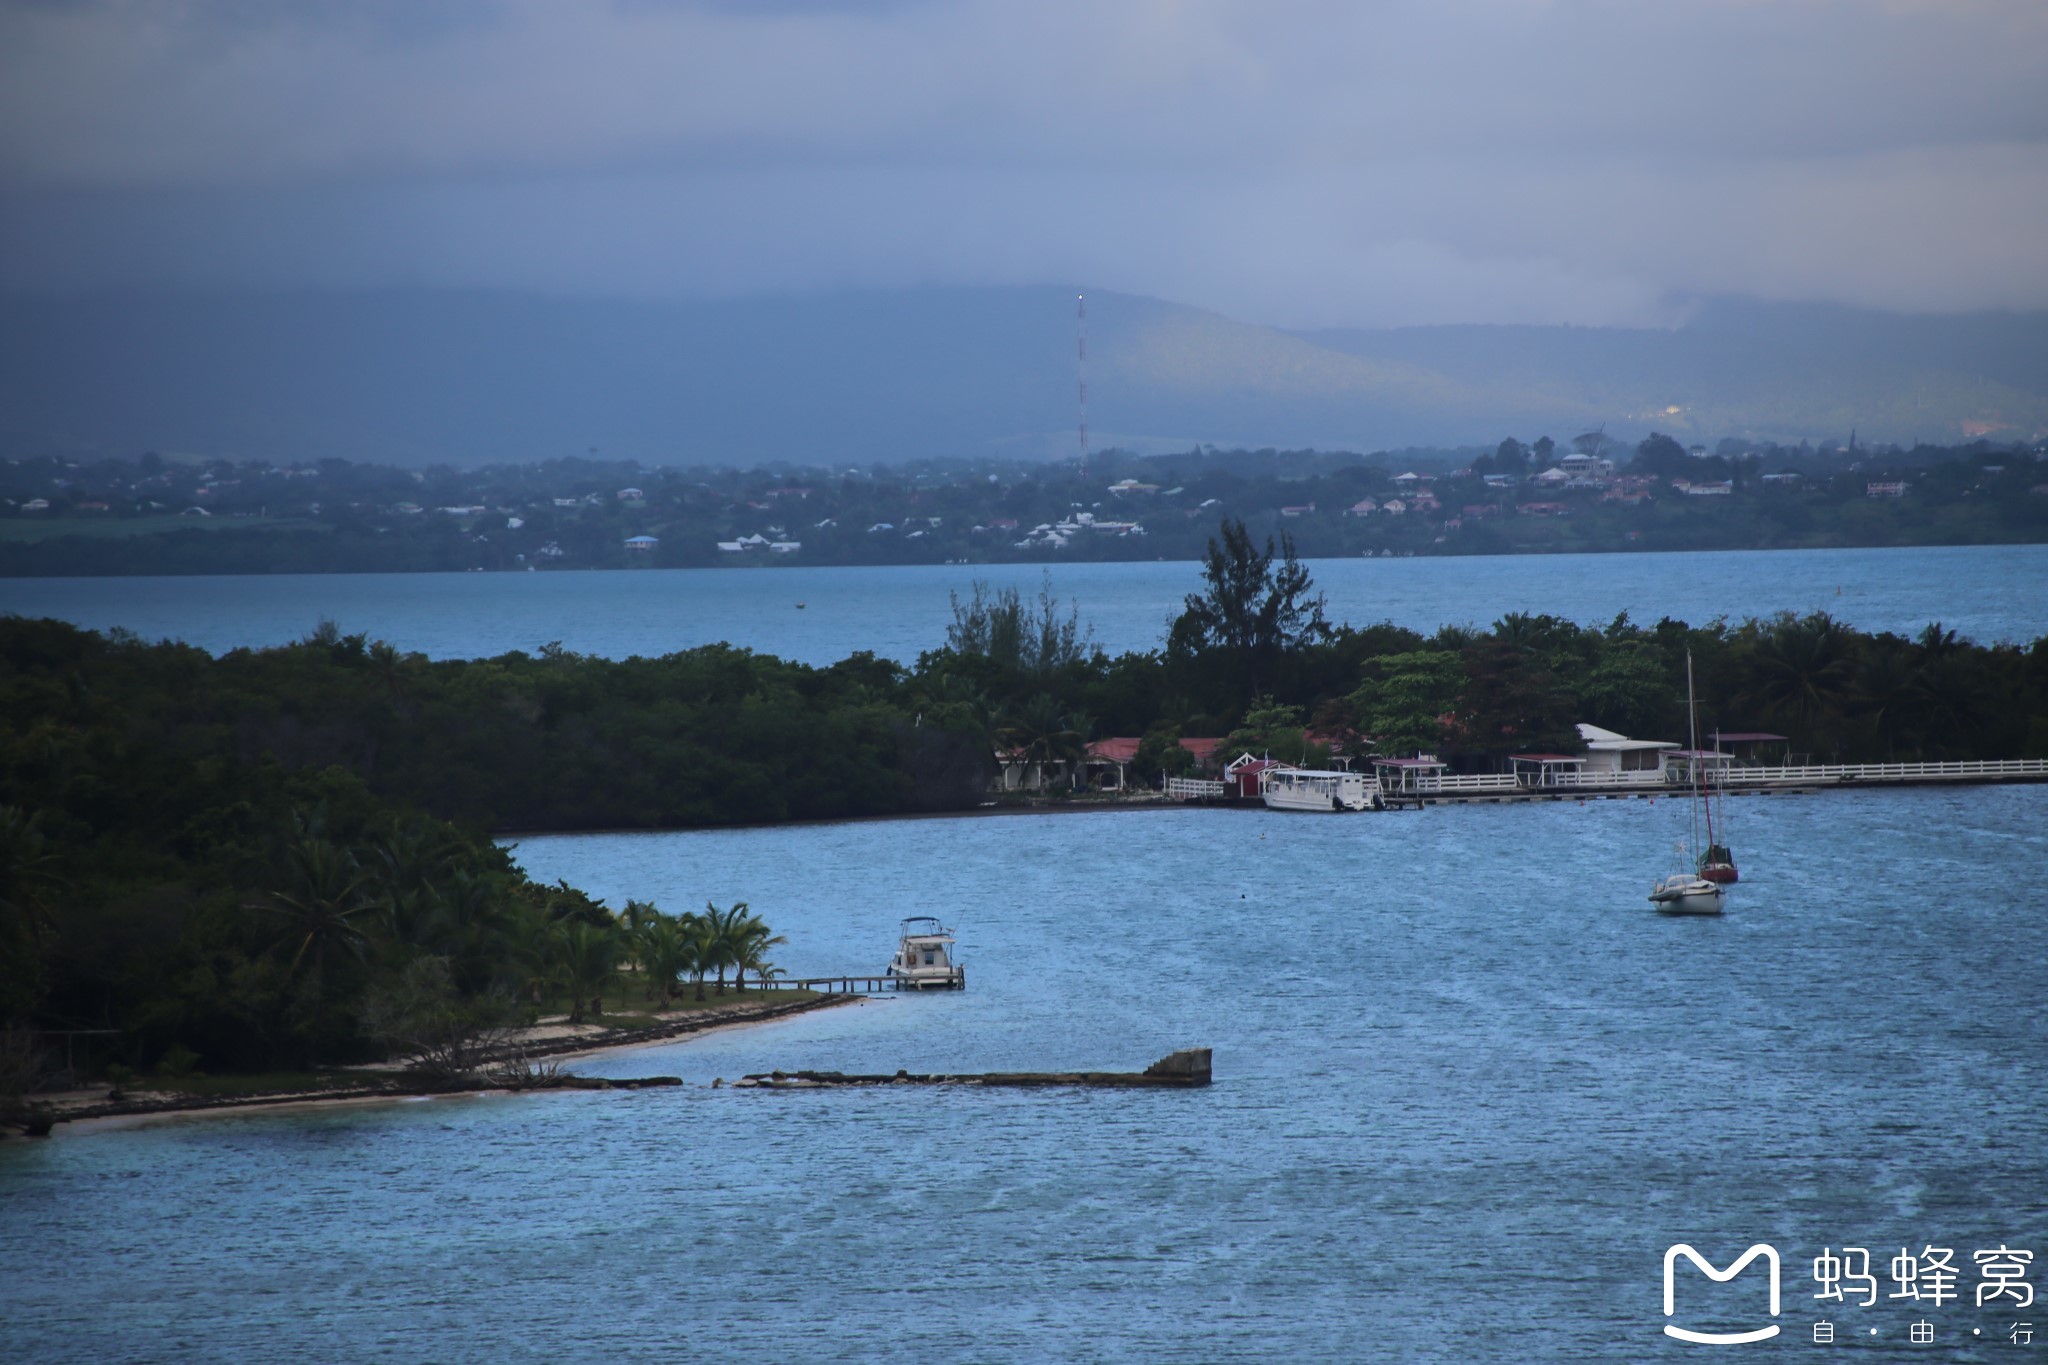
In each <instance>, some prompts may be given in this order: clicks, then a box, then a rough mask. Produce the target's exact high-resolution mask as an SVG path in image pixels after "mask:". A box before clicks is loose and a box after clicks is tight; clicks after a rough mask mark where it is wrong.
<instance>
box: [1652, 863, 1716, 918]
mask: <svg viewBox="0 0 2048 1365" xmlns="http://www.w3.org/2000/svg"><path fill="white" fill-rule="evenodd" d="M1725 894H1726V893H1725V892H1723V891H1722V890H1721V888H1720V886H1719V885H1717V884H1716V883H1714V882H1710V881H1708V880H1707V879H1706V878H1704V877H1695V876H1692V875H1690V874H1689V873H1684V872H1674V873H1672V874H1671V875H1670V876H1668V877H1666V878H1665V879H1664V880H1663V881H1661V882H1658V883H1657V885H1656V886H1655V887H1653V888H1652V889H1651V891H1650V904H1652V905H1654V906H1655V907H1656V908H1657V913H1659V914H1662V915H1718V914H1720V913H1721V901H1722V897H1723V896H1724V895H1725Z"/></svg>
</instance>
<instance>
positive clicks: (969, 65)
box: [0, 0, 2048, 323]
mask: <svg viewBox="0 0 2048 1365" xmlns="http://www.w3.org/2000/svg"><path fill="white" fill-rule="evenodd" d="M2043 69H2048V7H2043V6H2042V5H2040V4H2038V3H2036V0H2012V2H2010V3H1995V4H1994V3H1973V2H1972V0H1944V2H1943V3H1939V4H1935V3H1907V2H1905V0H1895V2H1890V3H1887V2H1886V0H1778V2H1776V3H1767V2H1765V0H1752V2H1743V0H1672V2H1671V3H1660V4H1641V3H1635V2H1633V0H1631V2H1629V3H1619V2H1617V3H1598V2H1593V3H1564V2H1560V3H1539V2H1538V0H1469V2H1468V3H1456V4H1447V3H1438V4H1421V3H1417V4H1370V3H1356V2H1355V0H1353V2H1352V3H1306V4H1296V5H1278V6H1276V5H1272V4H1257V3H1212V4H1170V3H1135V2H1134V3H1125V4H1107V5H1105V4H1101V3H1087V4H1083V3H1063V2H1060V0H1053V2H1051V3H1040V4H1034V5H1031V6H1018V5H1015V4H1014V3H1009V0H1002V2H1001V3H991V2H988V0H980V2H977V0H966V2H964V3H943V4H942V3H921V2H919V0H904V2H903V3H890V4H871V5H864V6H853V5H836V4H831V5H828V4H800V3H780V4H771V5H759V4H745V5H742V4H737V3H728V4H706V3H694V4H692V3H659V2H658V0H636V2H635V3H620V4H612V5H599V4H578V5H563V4H554V3H543V2H542V0H530V2H528V0H504V2H503V3H486V2H485V0H458V2H457V3H449V4H444V5H436V6H426V5H419V4H396V3H380V4H330V5H317V6H298V7H280V6H273V5H259V4H228V3H222V4H204V3H184V4H167V3H154V4H126V3H92V4H49V3H46V4H27V5H15V6H12V7H10V8H7V9H5V10H4V11H0V196H4V201H0V210H4V222H0V233H4V237H0V247H4V248H5V257H6V260H7V262H8V265H7V266H6V271H7V275H6V279H7V280H8V282H10V283H14V284H22V283H33V282H57V283H74V282H96V281H109V280H119V281H123V282H136V281H180V282H188V281H195V280H199V281H261V282H298V281H311V282H320V283H352V282H366V281H367V282H393V281H397V282H452V283H466V284H492V285H508V286H518V287H535V288H544V289H550V290H595V291H604V292H610V293H641V292H650V293H652V292H659V293H676V292H684V293H702V292H731V291H744V290H756V289H794V288H806V287H812V286H819V285H845V284H855V285H859V284H897V283H910V282H918V281H940V282H955V281H957V282H974V283H990V282H1002V281H1026V280H1055V279H1058V280H1087V281H1091V282H1095V283H1099V284H1101V285H1104V286H1108V287H1114V288H1119V289H1126V290H1132V291H1139V292H1151V293H1157V294H1160V295H1164V296H1167V297H1171V298H1176V299H1181V300H1184V301H1188V302H1195V303H1202V304H1208V305H1211V306H1215V307H1220V308H1223V309H1225V310H1227V311H1231V312H1234V313H1236V314H1239V315H1241V316H1245V317H1249V318H1254V319H1258V320H1265V321H1278V322H1289V323H1373V322H1399V321H1456V320H1481V321H1485V320H1500V321H1581V322H1602V321H1643V320H1651V319H1655V318H1658V317H1661V316H1665V315H1666V313H1667V311H1668V309H1669V308H1670V306H1671V302H1670V301H1671V300H1672V299H1674V298H1677V297H1682V296H1684V295H1687V294H1696V293H1744V294H1757V295H1762V296H1766V297H1781V298H1784V297H1789V298H1828V299H1837V300H1843V301H1848V302H1855V303H1863V304H1868V305H1873V306H1879V307H1904V308H1914V309H1946V308H1968V307H1982V306H1999V305H2010V306H2028V307H2040V306H2048V245H2044V242H2048V234H2044V233H2042V232H2041V231H2040V230H2039V228H2038V224H2039V223H2041V222H2043V221H2048V99H2044V98H2043V97H2042V96H2041V94H2040V93H2039V90H2040V81H2039V76H2040V72H2041V71H2042V70H2043Z"/></svg>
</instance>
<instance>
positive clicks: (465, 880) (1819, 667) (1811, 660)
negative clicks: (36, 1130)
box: [0, 524, 2048, 1070]
mask: <svg viewBox="0 0 2048 1365" xmlns="http://www.w3.org/2000/svg"><path fill="white" fill-rule="evenodd" d="M1192 586H1193V587H1194V588H1195V589H1196V590H1195V591H1193V592H1191V593H1190V594H1189V595H1188V598H1187V601H1186V603H1185V606H1184V609H1183V611H1182V612H1181V613H1180V615H1179V617H1178V619H1177V620H1176V621H1174V622H1173V623H1172V625H1171V627H1170V629H1169V631H1168V633H1167V637H1166V640H1165V642H1164V644H1163V645H1162V647H1161V648H1160V649H1158V650H1156V651H1148V652H1135V653H1127V654H1122V655H1117V656H1111V655H1108V654H1106V653H1105V652H1103V651H1102V650H1100V649H1098V648H1096V647H1094V646H1093V644H1092V642H1091V641H1090V640H1089V639H1088V637H1087V634H1086V632H1085V630H1084V629H1083V628H1082V626H1081V622H1080V618H1079V613H1078V610H1077V609H1076V608H1074V607H1072V606H1071V605H1070V606H1067V607H1064V608H1063V607H1062V606H1061V605H1060V604H1059V603H1056V602H1055V601H1054V600H1053V599H1052V597H1051V595H1050V593H1049V591H1048V592H1042V593H1041V594H1039V596H1038V597H1037V599H1036V600H1035V601H1031V600H1026V599H1024V598H1022V597H1021V596H1020V595H1019V594H1017V593H1015V592H1012V591H1002V592H989V591H987V590H986V589H981V588H977V589H976V591H975V592H974V593H973V594H972V596H971V597H970V598H969V599H968V600H966V601H961V602H956V603H955V620H954V624H953V627H952V629H951V630H949V632H948V635H947V639H946V642H945V643H944V645H943V646H941V647H939V648H937V649H934V650H932V651H930V652H928V653H926V654H924V655H923V656H921V657H920V658H919V660H918V661H917V663H916V664H915V665H914V666H912V667H904V666H901V665H898V664H895V663H892V662H889V661H887V660H881V659H877V658H874V657H872V656H868V655H855V656H853V657H851V658H849V659H846V660H844V661H842V662H841V663H838V664H835V665H833V666H831V667H829V668H811V667H807V666H803V665H797V664H791V663H786V662H783V661H781V660H777V659H774V658H770V657H766V656H762V655H757V654H753V653H750V652H748V651H746V650H741V649H734V648H730V647H726V646H711V647H706V648H701V649H695V650H690V651H686V652H683V653H678V654H672V655H668V656H665V657H662V658H658V659H640V658H635V659H627V660H622V661H614V660H605V659H598V658H589V657H581V656H577V655H573V654H569V653H567V652H564V651H562V650H560V649H556V648H548V649H543V650H541V651H540V652H539V653H538V654H534V655H527V654H523V653H514V654H508V655H504V656H501V657H499V658H495V659H482V660H472V661H444V662H435V661H429V660H427V659H425V658H423V657H421V656H417V655H407V654H404V653H401V652H399V651H397V650H394V649H392V648H390V647H389V646H386V645H383V644H378V643H373V642H371V641H368V640H366V639H365V638H363V637H361V636H353V635H344V634H342V633H340V632H339V631H338V630H335V629H334V628H332V627H323V628H321V629H320V630H318V631H316V632H315V633H314V634H313V635H311V636H310V637H308V638H307V639H305V640H303V641H300V642H298V643H296V644H293V645H289V646H284V647H281V648H276V649H265V650H236V651H232V652H230V653H228V654H225V655H223V656H220V657H218V658H216V657H213V656H210V655H208V654H207V653H205V652H204V651H202V650H199V649H195V648H191V647H188V646H182V645H177V644H148V643H144V642H142V641H140V640H137V639H135V638H133V637H129V636H124V635H121V634H119V633H116V634H113V635H100V634H95V633H93V632H89V631H84V630H80V629H77V628H74V627H71V626H68V625H63V624H60V623H57V622H52V621H29V620H20V619H0V1025H4V1024H6V1023H9V1022H10V1021H11V1022H14V1023H17V1024H20V1023H28V1024H33V1025H34V1026H36V1027H38V1028H42V1029H54V1028H98V1027H112V1028H118V1029H121V1030H122V1031H123V1033H122V1039H123V1041H122V1043H121V1044H120V1046H121V1048H122V1049H123V1050H124V1053H125V1055H126V1056H128V1057H129V1058H130V1060H131V1061H132V1062H133V1063H135V1064H155V1063H158V1062H160V1061H162V1060H164V1059H165V1058H166V1057H169V1058H172V1059H174V1060H175V1059H177V1058H180V1057H185V1058H196V1059H199V1060H200V1061H202V1062H203V1064H206V1065H209V1066H216V1067H223V1068H237V1067H239V1068H257V1067H274V1066H280V1065H305V1064H308V1063H313V1062H329V1061H336V1060H346V1059H353V1058H358V1057H366V1056H373V1055H376V1054H377V1053H379V1052H380V1051H390V1050H393V1049H398V1050H401V1051H413V1052H418V1051H422V1050H426V1049H427V1048H428V1045H429V1042H430V1041H431V1039H432V1038H433V1037H434V1036H438V1035H439V1034H440V1033H445V1032H447V1027H448V1025H449V1024H450V1021H451V1020H453V1021H455V1022H457V1023H461V1024H463V1025H464V1027H465V1028H467V1029H469V1031H470V1032H474V1028H473V1027H471V1026H475V1027H481V1026H483V1025H484V1024H487V1023H489V1022H490V1021H491V1020H492V1019H499V1020H502V1018H503V1017H505V1014H506V1011H508V1010H512V1011H515V1012H516V1011H517V1010H518V1009H523V1008H530V1007H531V1006H532V1004H533V1002H534V1001H535V999H536V998H537V997H539V996H543V995H544V996H546V998H548V999H549V1000H553V1001H557V1002H559V1003H560V1004H561V1005H562V1007H564V1008H565V1009H567V1010H569V1011H570V1012H572V1013H574V1014H577V1015H583V1014H585V1013H586V1012H591V1011H596V1010H600V1009H602V1008H603V1004H602V1002H603V1001H604V999H605V998H606V996H607V993H615V991H616V988H617V983H618V970H619V967H620V965H621V964H622V963H625V962H627V961H634V962H638V963H640V964H641V965H642V966H643V967H645V968H646V974H645V976H644V977H643V979H645V980H649V981H653V982H657V983H660V984H658V985H657V986H656V991H657V995H658V997H665V996H666V995H667V993H668V992H669V990H670V989H671V988H672V986H673V983H675V982H676V981H678V980H681V979H682V978H684V977H688V976H692V975H693V974H694V975H695V976H696V977H697V978H698V979H699V980H700V981H701V979H702V976H703V974H704V973H705V972H713V973H715V974H716V977H717V979H718V981H719V983H720V986H721V988H722V986H723V980H724V974H725V971H726V970H727V969H736V970H738V971H741V972H749V971H751V972H754V973H757V974H758V973H760V972H762V971H763V970H764V969H765V968H766V967H767V965H768V964H767V963H766V960H765V958H764V957H763V956H762V954H763V953H765V952H766V950H767V949H768V947H769V946H771V945H772V943H773V942H774V939H773V936H772V934H770V933H769V932H768V931H767V928H766V926H764V925H759V924H758V922H757V921H756V922H753V927H751V928H749V927H748V922H749V920H750V918H751V917H749V916H746V915H744V913H742V912H743V909H744V908H743V907H740V908H739V909H738V910H735V911H725V912H719V911H716V910H715V909H714V910H713V911H712V912H710V913H709V914H707V915H705V916H673V917H671V916H664V915H661V914H659V913H658V912H655V911H653V910H652V909H651V908H649V907H644V906H628V907H627V910H626V913H625V915H624V916H623V917H619V916H614V915H612V914H611V913H610V912H608V911H606V910H605V909H604V908H603V907H601V906H597V905H595V904H593V903H591V902H590V901H589V900H588V899H587V898H585V897H584V896H582V895H581V894H580V893H578V892H576V891H574V890H573V889H571V888H569V887H566V886H560V885H557V886H553V887H548V886H540V885H536V884H534V883H532V882H531V881H529V880H528V879H527V878H526V877H525V876H524V875H523V874H522V873H521V872H520V871H519V869H518V868H517V867H516V866H515V865H514V864H513V863H512V862H511V861H510V859H509V857H508V856H507V855H506V854H505V853H504V852H503V851H502V850H501V849H500V848H498V847H497V846H496V845H494V844H493V843H492V842H491V841H490V840H489V838H488V837H486V832H487V831H506V830H521V829H524V830H573V829H592V828H617V827H638V828H653V827H688V826H704V825H717V824H727V823H734V822H742V821H749V822H768V821H782V820H795V819H818V818H838V817H851V816H862V815H879V814H890V813H899V812H913V811H930V810H944V809H961V808H967V807H971V806H973V805H975V804H978V803H979V802H981V801H983V800H985V799H987V798H986V795H985V793H986V791H987V787H988V780H989V777H990V776H991V773H992V763H991V752H992V750H993V749H995V748H998V747H1001V748H1007V749H1014V750H1019V751H1022V752H1023V753H1025V754H1026V755H1027V756H1030V757H1033V758H1038V759H1042V760H1047V761H1057V760H1061V759H1069V760H1071V759H1075V758H1078V757H1079V756H1081V754H1082V753H1083V752H1084V751H1085V748H1086V746H1087V744H1088V743H1089V742H1090V741H1091V740H1093V739H1098V738H1105V737H1109V736H1115V735H1124V736H1141V737H1143V742H1142V745H1141V748H1140V751H1139V757H1138V760H1137V769H1138V773H1139V774H1140V775H1142V776H1143V777H1146V778H1150V777H1152V776H1154V775H1155V774H1156V773H1158V772H1160V771H1162V770H1177V769H1182V768H1185V767H1186V766H1188V764H1189V763H1191V761H1192V760H1191V759H1190V758H1189V756H1188V755H1187V753H1186V751H1185V750H1183V749H1181V748H1180V747H1179V746H1178V745H1177V744H1176V743H1175V741H1176V740H1177V739H1179V738H1181V737H1184V736H1185V737H1192V736H1228V737H1229V738H1230V741H1231V743H1232V745H1233V746H1239V745H1241V746H1243V747H1246V748H1251V749H1255V750H1265V751H1270V752H1272V753H1273V754H1274V755H1275V756H1276V757H1286V758H1306V759H1308V760H1309V761H1311V762H1314V761H1318V760H1319V759H1320V757H1321V756H1322V755H1323V754H1324V753H1325V752H1326V749H1327V746H1330V745H1342V746H1344V747H1346V748H1348V749H1351V750H1353V751H1354V752H1355V751H1358V750H1360V749H1363V748H1377V749H1378V750H1379V751H1381V752H1406V751H1409V750H1412V749H1417V748H1421V749H1429V750H1433V751H1435V752H1437V753H1439V754H1441V755H1442V756H1443V757H1444V758H1446V759H1447V760H1450V761H1451V762H1452V763H1453V764H1454V766H1456V767H1459V768H1461V769H1464V770H1468V771H1470V770H1497V769H1498V768H1500V767H1501V766H1502V765H1503V764H1504V761H1505V757H1506V755H1508V754H1509V753H1512V752H1517V751H1523V750H1564V751H1567V752H1569V751H1572V750H1575V749H1576V748H1578V747H1579V746H1578V740H1577V736H1576V734H1575V732H1574V730H1573V728H1572V727H1573V723H1574V722H1578V721H1588V722H1592V723H1594V724H1597V725H1602V726H1605V727H1607V728H1610V729H1613V730H1617V731H1620V732H1622V733H1624V734H1629V735H1633V736H1637V737H1643V738H1657V739H1681V738H1683V737H1684V735H1685V733H1686V728H1685V721H1686V717H1685V710H1684V705H1685V677H1686V662H1687V657H1688V654H1689V655H1690V657H1691V659H1692V661H1693V666H1694V670H1695V673H1696V675H1697V679H1698V694H1699V698H1700V713H1701V722H1702V726H1703V728H1712V727H1719V728H1724V729H1731V730H1750V729H1769V730H1775V731H1777V732H1779V733H1782V734H1785V735H1787V736H1789V737H1790V738H1791V744H1790V748H1791V749H1793V750H1794V751H1796V752H1800V753H1805V754H1810V755H1813V756H1814V757H1815V758H1816V759H1819V760H1823V761H1858V760H1910V759H1957V758H2006V757H2018V756H2029V757H2044V756H2048V640H2043V641H2037V642H2035V643H2034V644H2033V645H2031V646H2028V647H2020V646H2014V645H1995V646H1985V645H1980V644H1977V643H1974V642H1971V641H1967V640H1962V639H1959V638H1957V636H1956V635H1955V633H1954V632H1952V631H1946V630H1943V629H1942V628H1941V627H1940V625H1939V624H1930V625H1929V626H1927V627H1926V628H1925V629H1924V630H1922V631H1920V632H1919V633H1917V634H1915V635H1912V636H1902V635H1895V634H1889V633H1878V634H1872V633H1867V632H1861V631H1857V630H1853V629H1851V628H1849V627H1847V626H1844V625H1843V624H1841V623H1840V622H1837V621H1834V620H1832V619H1830V618H1829V617H1827V616H1825V615H1819V614H1815V615H1809V616H1803V617H1797V616H1789V615H1788V616H1779V617H1773V618H1769V619H1764V620H1749V621H1743V622H1739V623H1730V622H1725V621H1715V622H1710V623H1707V624H1704V625H1688V624H1686V623H1683V622H1678V621H1673V620H1668V619H1667V620H1661V621H1658V622H1656V623H1655V624H1653V625H1640V624H1637V623H1635V622H1633V621H1631V620H1629V619H1628V618H1627V617H1626V616H1625V615H1624V616H1622V617H1618V618H1616V619H1615V620H1613V621H1611V622H1608V623H1607V624H1605V625H1583V624H1578V623H1574V622H1571V621H1568V620H1565V619H1562V618H1560V617H1557V616H1552V615H1523V614H1513V615H1509V616H1505V617H1503V618H1501V619H1500V620H1499V621H1496V622H1495V623H1494V624H1493V625H1492V626H1490V627H1488V628H1485V629H1480V628H1475V627H1469V626H1447V627H1444V628H1442V629H1440V630H1438V631H1436V632H1434V633H1433V634H1429V635H1424V634H1422V633H1420V632H1417V631H1413V630H1408V629H1405V628H1402V627H1399V626H1394V625H1391V624H1386V623H1382V624H1378V625H1366V626H1354V625H1350V624H1343V623H1332V622H1331V621H1329V620H1328V618H1327V611H1326V608H1325V606H1324V604H1323V602H1322V600H1321V598H1320V596H1318V595H1317V594H1316V593H1315V590H1314V585H1313V584H1312V583H1311V582H1310V580H1309V575H1308V573H1307V571H1306V570H1305V568H1304V567H1303V565H1302V564H1301V562H1300V561H1299V559H1298V558H1297V557H1296V555H1295V554H1294V550H1293V546H1292V545H1291V543H1289V542H1287V541H1286V540H1285V539H1284V538H1283V539H1282V540H1281V542H1280V543H1279V544H1278V545H1275V544H1274V543H1273V542H1271V541H1267V542H1264V543H1258V542H1255V540H1254V538H1253V537H1252V536H1251V535H1250V534H1249V533H1248V532H1247V531H1246V530H1245V528H1244V527H1243V526H1242V525H1241V524H1229V525H1226V527H1225V529H1224V534H1223V536H1222V537H1221V538H1220V539H1219V540H1217V541H1213V542H1211V544H1210V547H1209V552H1208V555H1207V557H1206V559H1205V560H1204V562H1203V565H1202V576H1201V579H1200V580H1199V582H1197V583H1195V584H1193V585H1192ZM707 934H709V935H710V941H711V942H713V943H714V944H717V945H723V946H714V947H712V948H707V947H705V944H706V942H707V938H706V935H707ZM749 945H751V948H750V947H749ZM456 1031H457V1032H462V1031H463V1030H461V1029H458V1030H456ZM4 1060H5V1059H4V1058H0V1070H4V1069H5V1066H4Z"/></svg>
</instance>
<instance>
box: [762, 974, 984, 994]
mask: <svg viewBox="0 0 2048 1365" xmlns="http://www.w3.org/2000/svg"><path fill="white" fill-rule="evenodd" d="M966 987H967V974H966V973H965V972H962V973H961V974H960V987H959V988H960V989H962V990H965V989H966ZM747 989H748V990H750V991H752V990H763V991H816V992H817V993H818V994H820V995H888V994H891V993H893V992H896V991H908V992H911V993H916V992H917V991H919V990H920V989H925V988H921V987H918V986H916V985H912V984H907V983H905V982H904V981H903V980H902V979H901V978H900V977H894V976H888V975H882V976H802V977H777V978H775V979H774V980H772V981H750V982H748V983H747ZM929 989H933V990H936V989H940V988H939V987H930V988H929Z"/></svg>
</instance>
